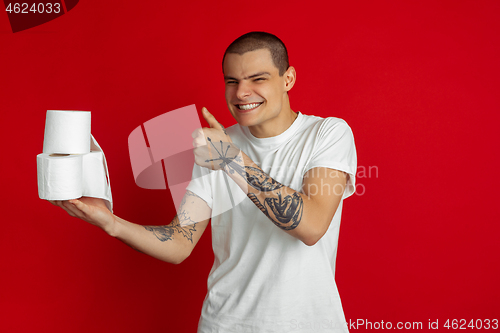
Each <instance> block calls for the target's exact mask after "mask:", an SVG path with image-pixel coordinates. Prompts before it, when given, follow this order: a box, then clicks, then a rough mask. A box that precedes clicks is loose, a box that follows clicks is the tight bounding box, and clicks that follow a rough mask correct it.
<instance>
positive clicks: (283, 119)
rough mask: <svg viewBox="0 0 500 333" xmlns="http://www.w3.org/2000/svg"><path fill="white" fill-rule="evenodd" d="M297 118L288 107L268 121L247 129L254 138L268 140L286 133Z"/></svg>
mask: <svg viewBox="0 0 500 333" xmlns="http://www.w3.org/2000/svg"><path fill="white" fill-rule="evenodd" d="M297 117H298V114H297V113H295V112H294V111H293V110H292V109H291V108H290V107H288V108H286V109H285V110H281V112H280V114H279V115H278V116H276V117H274V118H271V119H268V120H266V121H265V122H264V123H262V124H259V125H255V126H249V127H248V129H249V130H250V133H252V135H253V136H255V137H256V138H270V137H273V136H277V135H280V134H281V133H283V132H284V131H286V130H287V129H288V128H289V127H290V126H291V125H292V123H293V122H294V121H295V119H297Z"/></svg>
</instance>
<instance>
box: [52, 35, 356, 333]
mask: <svg viewBox="0 0 500 333" xmlns="http://www.w3.org/2000/svg"><path fill="white" fill-rule="evenodd" d="M223 73H224V80H225V85H226V102H227V105H228V108H229V111H230V112H231V114H232V115H233V117H234V118H235V119H236V121H237V122H238V124H236V125H234V126H231V127H230V128H228V129H227V131H226V129H224V127H222V125H220V124H219V123H218V122H217V120H216V119H215V118H214V116H213V115H211V114H210V113H209V112H208V111H207V110H206V109H205V108H204V109H203V111H202V112H203V117H204V118H205V119H206V120H207V122H208V124H209V125H210V128H203V129H200V130H198V131H195V132H194V133H193V138H194V140H193V145H194V146H195V150H194V154H195V161H196V164H197V165H195V168H194V170H193V180H192V181H191V183H190V185H189V186H188V188H187V191H186V195H185V197H184V200H183V202H182V203H181V206H180V207H179V210H178V214H177V216H176V217H175V218H174V219H173V221H172V222H171V223H170V224H169V225H167V226H140V225H137V224H133V223H130V222H127V221H125V220H123V219H121V218H119V217H117V216H115V215H113V214H111V213H110V212H109V211H108V210H107V209H106V208H105V206H104V204H103V203H102V201H100V200H99V199H93V198H81V199H79V200H70V201H64V202H53V203H54V204H56V205H59V206H61V207H63V208H64V209H65V210H67V211H68V213H69V214H70V215H73V216H77V217H79V218H82V219H84V220H86V221H88V222H90V223H92V224H95V225H97V226H99V227H101V228H102V229H103V230H105V231H106V232H107V233H108V234H110V235H112V236H114V237H117V238H119V239H121V240H122V241H124V242H125V243H127V244H129V245H130V246H132V247H134V248H136V249H137V250H139V251H141V252H144V253H147V254H149V255H152V256H154V257H156V258H159V259H161V260H165V261H167V262H172V263H180V262H181V261H183V260H184V259H185V258H186V257H187V256H189V254H190V253H191V251H192V249H193V248H194V246H195V245H196V243H197V242H198V240H199V238H200V237H201V234H202V233H203V231H204V230H205V228H206V226H207V224H208V221H209V220H210V218H211V221H212V222H211V225H212V237H213V239H212V243H213V248H214V254H215V262H214V265H213V267H212V270H211V272H210V275H209V278H208V294H207V297H206V299H205V302H204V304H203V309H202V315H201V319H200V323H199V328H198V332H201V333H205V332H238V333H239V332H291V331H293V332H295V331H297V332H336V331H338V332H346V331H347V328H346V324H345V318H344V314H343V311H342V306H341V302H340V298H339V295H338V291H337V287H336V284H335V280H334V273H335V258H336V251H337V242H338V234H339V226H340V217H341V211H342V202H343V199H345V198H346V197H348V196H350V195H351V194H352V193H353V192H354V184H355V178H354V177H355V173H356V151H355V147H354V139H353V136H352V132H351V130H350V128H349V126H347V124H346V123H345V122H344V121H343V120H341V119H338V118H320V117H315V116H307V115H304V114H302V113H300V112H299V113H295V112H294V111H292V109H291V108H290V102H289V98H288V91H289V90H290V89H291V88H292V87H293V85H294V83H295V79H296V74H295V69H294V68H293V67H290V66H289V64H288V55H287V51H286V48H285V46H284V44H283V43H282V42H281V40H279V39H278V38H277V37H276V36H274V35H271V34H268V33H263V32H252V33H248V34H245V35H243V36H241V37H240V38H238V39H237V40H235V41H234V42H233V43H232V44H231V45H230V46H229V47H228V49H227V50H226V53H225V55H224V59H223ZM212 170H215V171H212ZM228 178H231V179H230V180H229V179H228ZM245 195H246V197H245ZM241 196H243V199H242V200H241ZM235 198H238V200H235ZM235 201H236V204H235ZM228 205H229V206H228ZM228 207H229V208H228Z"/></svg>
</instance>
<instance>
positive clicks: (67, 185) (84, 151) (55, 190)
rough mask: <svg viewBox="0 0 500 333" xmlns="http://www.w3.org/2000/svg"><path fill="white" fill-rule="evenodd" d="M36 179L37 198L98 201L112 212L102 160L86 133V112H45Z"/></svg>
mask: <svg viewBox="0 0 500 333" xmlns="http://www.w3.org/2000/svg"><path fill="white" fill-rule="evenodd" d="M37 176H38V195H39V197H40V198H41V199H45V200H70V199H76V198H80V197H83V196H85V197H94V198H101V199H104V200H105V202H106V206H107V207H108V209H109V210H110V211H112V208H113V199H112V195H111V186H110V183H109V174H108V169H107V164H106V157H105V156H104V153H103V151H102V149H101V147H100V146H99V145H98V143H97V141H96V140H95V139H94V137H93V136H92V135H91V133H90V112H87V111H55V110H49V111H47V117H46V122H45V134H44V141H43V153H42V154H39V155H37Z"/></svg>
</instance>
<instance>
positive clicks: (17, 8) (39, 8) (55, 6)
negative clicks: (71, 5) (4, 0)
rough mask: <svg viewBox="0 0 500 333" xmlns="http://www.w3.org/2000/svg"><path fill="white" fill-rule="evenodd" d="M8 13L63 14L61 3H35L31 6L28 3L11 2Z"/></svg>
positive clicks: (7, 9)
mask: <svg viewBox="0 0 500 333" xmlns="http://www.w3.org/2000/svg"><path fill="white" fill-rule="evenodd" d="M5 11H6V12H9V13H14V14H30V13H32V14H36V13H39V14H42V13H46V14H51V13H55V14H59V13H60V12H61V4H60V3H57V2H56V3H50V2H49V3H43V2H39V3H34V4H32V5H31V6H30V5H29V4H28V3H25V2H24V3H17V2H15V3H12V2H9V3H8V5H7V7H6V8H5Z"/></svg>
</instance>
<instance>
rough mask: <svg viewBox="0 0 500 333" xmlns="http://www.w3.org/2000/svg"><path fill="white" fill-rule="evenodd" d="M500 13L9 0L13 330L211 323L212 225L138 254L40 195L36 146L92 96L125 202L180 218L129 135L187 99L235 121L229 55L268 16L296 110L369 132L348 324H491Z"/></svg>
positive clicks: (8, 287) (346, 224) (350, 226)
mask: <svg viewBox="0 0 500 333" xmlns="http://www.w3.org/2000/svg"><path fill="white" fill-rule="evenodd" d="M499 18H500V2H499V1H496V0H485V1H456V0H454V1H436V0H434V1H411V2H407V1H323V2H315V1H253V2H237V1H219V2H210V1H185V2H180V1H179V2H170V1H151V0H144V1H116V0H115V1H96V0H81V1H80V2H79V3H78V4H77V5H76V6H75V7H74V8H73V9H72V10H71V11H68V12H67V13H66V14H64V15H62V16H60V17H58V18H56V19H54V20H52V21H50V22H48V23H45V24H42V25H39V26H36V27H34V28H31V29H27V30H24V31H20V32H17V33H13V32H12V30H11V26H10V24H9V20H8V17H7V13H6V12H5V11H3V8H2V12H1V13H0V108H1V115H2V122H1V126H2V127H1V129H2V130H1V133H0V135H1V142H2V145H3V156H2V162H1V163H0V171H1V174H2V175H3V178H2V191H1V194H0V195H1V213H0V214H1V215H0V216H1V220H2V224H1V231H0V258H1V259H0V262H1V266H0V267H1V268H0V269H1V271H0V331H1V332H158V331H161V332H195V331H196V327H197V322H198V318H199V315H200V310H201V305H202V302H203V299H204V297H205V292H206V278H207V275H208V273H209V270H210V268H211V265H212V261H213V254H212V252H211V239H210V230H209V229H207V231H205V235H204V236H203V237H202V239H201V240H200V242H199V244H198V245H197V247H196V248H195V250H194V252H193V254H192V255H191V256H190V257H189V258H188V259H187V260H186V261H185V262H183V263H182V264H180V265H171V264H167V263H164V262H161V261H158V260H156V259H153V258H150V257H148V256H146V255H144V254H141V253H138V252H136V251H134V250H132V249H131V248H129V247H127V246H126V245H124V244H123V243H121V242H120V241H118V240H116V239H112V238H110V237H108V236H107V235H106V234H105V233H104V232H102V231H101V230H99V229H97V228H95V227H93V226H91V225H88V224H86V223H84V222H82V221H80V220H77V219H75V218H72V217H70V216H68V215H67V214H66V213H65V212H64V211H62V210H60V209H57V208H56V207H54V206H52V205H50V204H49V203H48V202H45V201H43V200H40V199H39V198H38V194H37V182H36V158H35V157H36V155H37V154H39V153H41V151H42V143H43V132H44V124H45V113H46V110H49V109H54V110H86V111H92V133H93V134H94V136H95V137H96V138H97V140H98V141H99V143H100V145H101V147H102V148H103V149H104V151H105V152H106V157H107V159H108V165H109V169H110V179H111V184H112V190H113V196H114V202H115V213H116V214H117V215H119V216H120V217H123V218H125V219H127V220H130V221H133V222H137V223H141V224H166V223H169V222H170V220H171V218H172V217H173V216H174V214H175V210H174V207H173V203H172V200H171V197H170V194H169V192H168V191H160V190H156V191H153V190H144V189H141V188H139V187H137V186H136V185H135V183H134V179H133V175H132V169H131V166H130V161H129V155H128V147H127V138H128V135H129V133H130V132H131V131H132V130H133V129H134V128H136V127H137V126H139V125H140V124H142V123H144V122H145V121H147V120H149V119H151V118H153V117H155V116H157V115H160V114H162V113H164V112H167V111H170V110H173V109H176V108H179V107H182V106H186V105H189V104H196V106H197V108H198V112H199V111H200V110H201V107H202V106H206V107H207V108H208V109H209V110H210V111H211V112H212V113H213V114H214V115H215V116H216V117H217V119H218V120H219V121H220V122H221V123H222V124H224V125H225V126H230V125H232V124H234V123H235V121H234V119H233V118H232V117H231V115H230V114H229V112H228V111H227V108H226V106H225V101H224V93H223V90H224V84H223V80H222V74H221V57H222V54H223V51H224V49H225V47H226V46H227V45H228V44H229V43H230V42H231V41H232V40H233V39H234V38H236V37H238V36H239V35H241V34H243V33H245V32H248V31H252V30H263V31H269V32H272V33H274V34H276V35H278V36H279V37H280V38H282V39H283V41H284V42H285V43H286V45H287V47H288V49H289V53H290V61H291V64H292V65H293V66H294V67H295V68H296V70H297V84H296V85H295V87H294V88H293V90H292V91H291V93H290V96H291V97H290V98H291V103H292V109H293V110H295V111H299V110H300V111H301V112H303V113H305V114H314V115H318V116H323V117H327V116H335V117H340V118H343V119H345V120H346V121H347V122H348V123H349V124H350V126H351V127H352V129H353V132H354V135H355V140H356V145H357V151H358V164H359V168H358V183H359V185H358V188H357V191H358V192H357V194H356V195H354V196H353V197H351V198H349V199H348V200H346V202H345V206H344V212H343V219H342V226H341V233H340V241H339V251H338V259H337V275H336V279H337V283H338V287H339V291H340V295H341V298H342V301H343V305H344V311H345V315H346V319H347V321H348V322H349V321H351V323H352V322H357V323H361V321H360V320H364V321H365V323H366V322H371V323H372V325H373V324H374V323H379V325H380V323H381V322H382V321H383V322H384V325H386V323H387V322H391V323H392V325H394V327H395V326H396V324H397V323H398V322H401V323H407V322H410V323H413V322H421V323H422V329H421V330H420V331H426V330H428V325H429V323H430V322H436V321H438V325H439V330H442V331H448V330H453V328H452V327H450V329H447V328H446V327H444V325H445V323H446V321H447V320H448V319H449V320H450V322H449V323H450V325H451V324H452V320H453V319H456V320H458V321H456V323H458V324H459V325H460V319H464V320H466V321H467V324H469V323H470V320H475V321H474V325H476V323H479V321H478V320H481V322H482V323H483V326H486V324H485V323H486V320H490V321H491V325H492V326H493V320H494V319H496V320H500V306H499V304H498V301H499V299H500V288H499V285H498V281H499V277H500V274H499V264H500V260H499V259H500V255H499V242H498V234H499V231H500V226H499V220H500V219H499V209H498V207H499V203H498V199H499V195H498V192H497V191H498V190H499V185H500V183H499V176H498V170H499V160H498V144H499V134H498V133H499V130H498V120H499V116H498V112H499V110H500V108H499V107H500V99H499V94H498V90H499V88H500V82H499V77H500V66H499V59H500V33H499V32H500V19H499ZM304 324H306V323H304ZM375 325H376V324H375ZM379 327H380V326H379ZM407 327H408V326H407ZM476 327H477V326H476ZM368 328H369V326H366V325H361V326H357V327H353V326H351V331H356V330H359V331H363V330H367V329H368ZM466 328H467V329H468V330H472V328H470V327H466ZM491 328H492V327H491ZM491 328H490V330H491ZM483 329H484V327H483Z"/></svg>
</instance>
